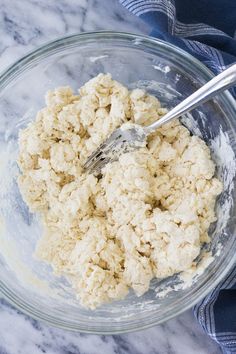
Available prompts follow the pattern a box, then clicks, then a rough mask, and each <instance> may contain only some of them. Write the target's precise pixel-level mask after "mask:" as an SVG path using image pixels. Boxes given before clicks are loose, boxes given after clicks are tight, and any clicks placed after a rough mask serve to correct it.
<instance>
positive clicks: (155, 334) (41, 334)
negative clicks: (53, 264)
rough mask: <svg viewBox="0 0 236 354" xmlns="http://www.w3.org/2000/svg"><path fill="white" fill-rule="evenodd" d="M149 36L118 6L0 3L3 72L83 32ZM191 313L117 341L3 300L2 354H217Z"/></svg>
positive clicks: (62, 0) (105, 2) (95, 0)
mask: <svg viewBox="0 0 236 354" xmlns="http://www.w3.org/2000/svg"><path fill="white" fill-rule="evenodd" d="M96 30H118V31H129V32H136V33H144V34H147V33H148V32H149V28H148V27H147V26H146V25H144V24H143V23H142V22H141V21H140V20H139V19H137V18H136V17H134V16H132V15H131V14H129V13H128V12H127V11H126V10H125V9H123V8H122V6H121V5H120V4H119V3H118V0H0V38H1V40H0V71H2V70H4V69H5V68H6V67H7V66H8V65H10V64H11V63H13V62H14V61H15V60H17V59H19V58H20V56H22V55H25V54H26V53H27V52H28V51H30V50H32V49H33V48H35V47H36V46H38V45H41V44H43V43H45V42H47V41H50V40H53V39H55V38H57V37H60V36H63V35H67V34H72V33H76V32H82V31H96ZM220 352H221V351H220V349H219V348H218V347H217V345H216V344H215V343H214V342H213V341H211V339H209V338H208V337H207V336H206V335H205V334H204V332H203V331H202V329H201V328H200V327H199V325H198V324H197V322H196V321H195V319H194V318H193V314H192V312H191V311H188V312H186V313H184V314H182V315H180V316H178V317H177V318H176V319H173V320H170V321H168V322H167V323H165V324H163V325H160V326H155V327H153V328H150V329H147V330H144V331H140V332H136V333H130V334H124V335H117V336H97V335H86V334H80V333H71V332H67V331H63V330H59V329H55V328H50V327H48V326H46V325H44V324H42V323H40V322H37V321H35V320H33V319H31V318H29V317H28V316H25V315H24V314H22V313H20V312H19V311H17V310H16V309H14V308H13V307H12V306H10V305H8V304H7V303H6V301H4V300H0V354H40V353H46V354H100V353H101V354H126V353H128V354H219V353H220Z"/></svg>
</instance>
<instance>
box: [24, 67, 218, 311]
mask: <svg viewBox="0 0 236 354" xmlns="http://www.w3.org/2000/svg"><path fill="white" fill-rule="evenodd" d="M164 113H165V110H164V109H163V108H161V106H160V102H159V101H158V99H157V98H155V97H154V96H151V95H148V94H147V93H146V92H145V91H143V90H140V89H136V90H133V91H129V90H128V89H127V88H126V87H125V86H123V85H122V84H121V83H119V82H117V81H115V80H113V79H112V78H111V75H109V74H99V75H98V76H97V77H95V78H93V79H92V80H90V81H88V82H87V83H86V84H85V85H84V86H83V87H81V88H80V90H79V93H78V95H75V94H74V93H73V92H72V90H71V89H70V88H69V87H59V88H57V89H55V90H54V91H50V92H48V93H47V95H46V107H45V108H43V109H42V110H41V111H40V112H39V113H38V114H37V117H36V120H35V121H34V122H32V123H31V124H29V126H28V127H27V128H26V129H24V130H22V131H21V132H20V135H19V147H20V154H19V160H18V163H19V166H20V170H21V175H20V176H19V178H18V183H19V187H20V190H21V193H22V196H23V198H24V200H25V202H26V203H27V205H28V206H29V208H30V210H31V211H32V212H38V213H40V215H41V218H42V220H43V224H44V232H43V235H42V238H41V239H40V240H39V241H38V244H37V248H36V255H37V256H38V257H39V258H40V259H41V260H43V261H45V262H48V263H49V264H50V265H51V266H52V267H53V270H54V272H55V274H56V275H58V276H60V275H63V276H65V277H66V278H67V279H68V280H69V282H70V283H71V286H72V287H73V288H74V290H75V293H76V295H77V296H78V298H79V300H80V302H81V304H82V305H83V306H85V307H88V308H91V309H95V308H96V307H97V306H100V305H101V304H103V303H106V302H110V301H112V300H118V299H123V298H124V297H125V296H126V295H127V293H128V291H129V289H131V288H132V289H133V290H134V291H135V293H136V294H137V296H141V295H142V294H144V293H145V292H146V291H148V289H149V283H150V281H151V279H152V278H154V277H158V278H165V277H168V276H171V275H173V274H176V273H179V272H183V271H188V270H190V269H191V267H192V266H193V264H194V260H195V259H196V257H197V256H198V255H199V253H200V250H201V246H202V244H203V243H205V242H209V237H208V228H209V226H210V224H211V223H212V222H214V221H215V220H216V217H215V213H214V206H215V201H216V197H217V195H219V194H220V193H221V190H222V184H221V182H220V181H218V180H217V179H216V178H215V177H214V170H215V166H214V163H213V161H212V160H211V156H210V151H209V148H208V147H207V145H206V144H205V143H204V141H202V140H201V139H200V138H198V137H197V136H191V135H190V133H189V131H188V130H187V129H186V128H185V127H184V126H183V125H181V123H180V122H179V121H178V120H174V121H172V122H170V123H168V124H166V125H165V126H163V127H161V128H159V129H158V130H157V131H156V132H155V133H153V134H152V135H151V136H150V137H149V138H148V141H147V146H144V147H142V148H141V149H140V150H138V151H134V152H130V153H127V154H124V155H122V156H120V158H119V160H118V161H115V162H112V163H110V164H108V165H106V166H105V168H104V169H103V171H102V178H100V179H98V178H97V177H96V176H94V175H90V174H87V173H85V172H84V171H83V168H82V166H83V163H84V162H85V161H86V159H87V157H88V156H89V155H90V154H91V153H92V152H93V151H94V150H95V149H96V148H97V147H98V146H99V144H101V143H102V142H103V141H104V140H105V139H106V138H107V137H108V136H109V135H110V134H111V133H112V132H113V130H114V129H116V128H118V127H119V126H121V125H122V124H123V123H133V124H144V125H147V124H150V123H151V122H153V121H155V120H156V119H159V118H160V116H161V115H163V114H164Z"/></svg>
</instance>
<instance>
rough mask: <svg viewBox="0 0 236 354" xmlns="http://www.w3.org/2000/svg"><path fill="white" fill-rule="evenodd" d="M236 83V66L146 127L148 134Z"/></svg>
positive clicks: (216, 77)
mask: <svg viewBox="0 0 236 354" xmlns="http://www.w3.org/2000/svg"><path fill="white" fill-rule="evenodd" d="M234 83H236V64H234V65H232V66H230V67H229V68H228V69H226V70H224V71H223V72H222V73H220V74H219V75H217V76H215V77H214V78H213V79H211V80H210V81H208V82H207V83H206V84H205V85H203V86H202V87H201V88H200V89H198V90H197V91H195V92H194V93H193V94H192V95H190V96H189V97H187V98H186V99H185V100H184V101H182V102H181V103H179V104H178V105H177V106H176V107H175V108H173V109H171V110H170V111H169V112H168V113H167V114H165V115H164V116H163V117H162V118H161V119H159V120H158V121H156V122H154V123H152V124H151V125H149V126H147V127H145V132H146V134H149V133H151V132H153V131H154V130H156V129H157V128H159V127H160V126H161V125H163V124H165V123H167V122H169V121H170V120H172V119H174V118H178V117H180V116H181V115H182V114H184V113H186V112H188V111H191V110H192V109H193V108H195V107H196V106H198V105H199V104H200V103H203V102H205V101H208V100H210V99H211V98H212V97H214V96H215V95H216V94H217V93H219V92H221V91H224V90H226V89H227V88H229V87H231V86H233V84H234Z"/></svg>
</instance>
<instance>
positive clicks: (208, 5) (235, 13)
mask: <svg viewBox="0 0 236 354" xmlns="http://www.w3.org/2000/svg"><path fill="white" fill-rule="evenodd" d="M119 1H120V3H121V4H122V5H123V6H125V7H126V8H127V9H128V10H129V11H130V12H132V13H133V14H135V15H137V16H139V17H140V18H141V19H142V20H144V21H145V22H146V23H148V24H149V25H150V26H151V28H152V32H151V33H150V35H151V36H153V37H157V38H159V39H162V40H165V41H167V42H169V43H172V44H174V45H176V46H178V47H180V48H182V49H184V50H185V51H186V52H188V53H190V54H192V55H193V56H194V57H195V58H197V59H199V60H200V61H201V62H203V63H204V64H205V65H206V66H207V67H208V68H209V69H210V70H212V71H213V72H214V73H215V74H218V73H220V72H221V71H222V70H224V69H225V68H226V67H227V66H229V65H230V64H233V63H235V62H236V0H119ZM231 92H232V93H233V95H234V97H236V89H234V90H233V91H232V90H231Z"/></svg>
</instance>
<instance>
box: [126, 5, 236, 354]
mask: <svg viewBox="0 0 236 354" xmlns="http://www.w3.org/2000/svg"><path fill="white" fill-rule="evenodd" d="M119 1H120V3H121V4H122V5H123V6H125V7H126V8H127V9H128V10H129V11H131V12H132V13H134V14H135V15H137V16H139V17H140V18H141V19H142V20H144V21H145V22H147V23H148V24H149V25H150V26H151V28H152V32H151V33H150V35H152V36H154V37H157V38H159V39H162V40H165V41H167V42H169V43H172V44H174V45H176V46H178V47H180V48H182V49H184V50H185V51H187V52H188V53H190V54H192V55H193V56H194V57H195V58H197V59H199V60H200V61H201V62H203V63H204V64H205V65H206V66H207V67H208V68H209V69H210V70H212V71H213V72H214V73H215V74H218V73H220V72H221V71H222V70H224V69H225V68H226V67H227V66H229V65H231V64H233V63H235V62H236V0H175V1H174V0H119ZM231 92H232V93H233V94H234V96H235V97H236V90H235V89H234V90H232V91H231ZM235 251H236V250H235ZM194 313H195V315H196V317H197V319H198V321H199V323H200V324H201V326H202V327H203V329H204V330H205V331H206V332H207V333H208V334H209V335H210V336H211V337H212V338H213V339H214V340H215V341H217V342H218V343H219V344H220V345H221V347H222V350H223V352H224V353H225V354H232V353H236V266H235V268H234V269H233V270H232V271H231V272H230V274H228V276H227V277H226V278H225V279H224V280H223V281H222V282H221V283H220V284H219V285H218V286H217V287H216V288H215V289H214V290H213V291H212V292H211V293H210V294H209V295H208V296H207V297H206V298H204V299H203V300H202V301H201V302H200V303H199V304H198V305H196V306H195V308H194Z"/></svg>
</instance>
